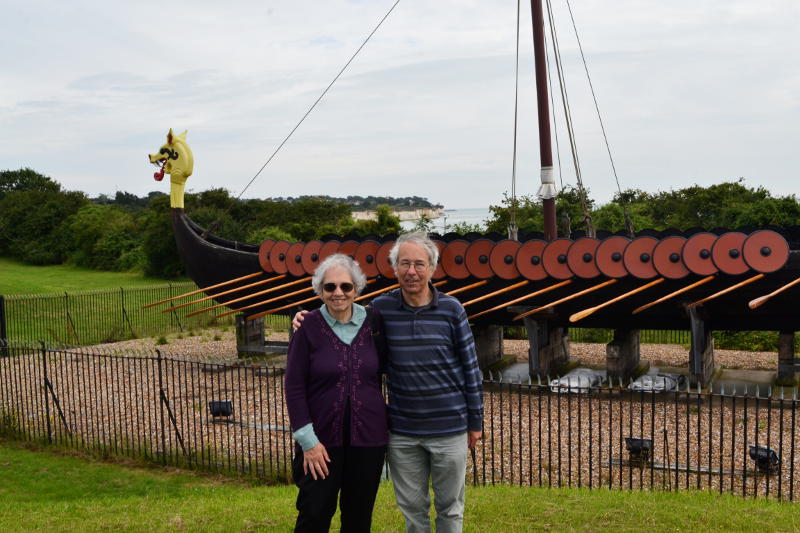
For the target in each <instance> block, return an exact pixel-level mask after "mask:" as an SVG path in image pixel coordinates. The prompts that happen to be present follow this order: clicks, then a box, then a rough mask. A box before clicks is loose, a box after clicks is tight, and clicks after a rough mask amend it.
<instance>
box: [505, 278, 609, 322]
mask: <svg viewBox="0 0 800 533" xmlns="http://www.w3.org/2000/svg"><path fill="white" fill-rule="evenodd" d="M616 282H617V280H616V279H610V280H608V281H604V282H603V283H598V284H597V285H595V286H593V287H589V288H588V289H583V290H582V291H578V292H576V293H575V294H570V295H569V296H565V297H564V298H561V299H560V300H556V301H555V302H550V303H549V304H546V305H542V306H539V307H537V308H536V309H531V310H530V311H525V312H524V313H520V314H519V315H517V316H515V317H514V318H513V319H512V320H519V319H520V318H525V317H526V316H528V315H532V314H533V313H538V312H539V311H541V310H543V309H547V308H548V307H553V306H556V305H558V304H560V303H564V302H567V301H569V300H572V299H574V298H578V297H579V296H583V295H584V294H589V293H590V292H594V291H596V290H599V289H602V288H603V287H608V286H609V285H611V284H612V283H616Z"/></svg>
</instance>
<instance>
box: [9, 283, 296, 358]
mask: <svg viewBox="0 0 800 533" xmlns="http://www.w3.org/2000/svg"><path fill="white" fill-rule="evenodd" d="M195 289H197V286H196V285H195V284H194V283H193V282H185V283H174V284H165V285H158V286H152V287H144V288H119V289H112V290H96V291H79V292H70V293H66V292H65V293H63V294H40V295H6V296H0V302H2V303H1V304H0V339H3V338H5V339H11V340H22V339H39V340H43V341H47V342H57V343H68V344H70V345H80V346H87V345H91V344H99V343H103V342H112V341H117V340H123V339H130V338H136V337H146V336H154V335H160V334H165V333H169V332H171V331H188V330H192V329H195V328H200V327H205V326H209V325H230V324H233V322H234V317H233V315H229V316H228V317H225V318H222V319H219V318H217V315H218V314H220V313H223V312H225V311H227V309H225V308H218V309H215V310H213V311H211V312H208V313H203V314H198V315H195V316H192V317H187V316H186V315H187V314H189V313H191V312H192V311H198V310H200V309H203V308H205V307H208V306H209V305H211V304H210V303H205V302H204V303H199V304H192V305H190V306H187V307H184V308H182V309H180V310H179V311H171V312H166V313H165V312H162V310H163V309H166V308H168V306H167V305H162V306H160V307H149V308H146V309H145V308H144V306H145V305H146V304H149V303H153V302H157V301H161V300H164V299H167V298H172V297H175V296H178V295H180V294H183V293H186V292H189V291H192V290H195ZM183 301H185V300H178V302H181V303H182V302H183ZM265 318H266V320H267V324H268V325H273V326H276V327H282V328H286V327H288V321H287V318H286V317H284V316H275V317H273V316H267V317H265Z"/></svg>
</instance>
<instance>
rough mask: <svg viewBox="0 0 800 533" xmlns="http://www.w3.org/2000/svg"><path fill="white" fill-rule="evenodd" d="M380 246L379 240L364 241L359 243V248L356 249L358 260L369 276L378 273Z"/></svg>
mask: <svg viewBox="0 0 800 533" xmlns="http://www.w3.org/2000/svg"><path fill="white" fill-rule="evenodd" d="M380 247H381V243H379V242H378V241H364V242H362V243H361V244H359V245H358V250H356V261H357V262H358V265H359V266H360V267H361V271H362V272H364V275H365V276H367V277H368V278H374V277H375V276H377V275H378V261H377V257H378V248H380Z"/></svg>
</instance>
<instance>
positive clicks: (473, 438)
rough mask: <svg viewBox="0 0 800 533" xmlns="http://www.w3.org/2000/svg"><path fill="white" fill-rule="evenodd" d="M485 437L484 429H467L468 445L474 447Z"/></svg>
mask: <svg viewBox="0 0 800 533" xmlns="http://www.w3.org/2000/svg"><path fill="white" fill-rule="evenodd" d="M482 438H483V431H467V446H468V447H469V448H470V449H471V448H474V447H475V445H476V444H477V443H478V441H479V440H481V439H482Z"/></svg>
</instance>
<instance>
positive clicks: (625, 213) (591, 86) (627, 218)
mask: <svg viewBox="0 0 800 533" xmlns="http://www.w3.org/2000/svg"><path fill="white" fill-rule="evenodd" d="M566 2H567V9H568V10H569V18H570V20H571V21H572V28H573V30H574V31H575V40H576V41H577V42H578V50H579V51H580V53H581V60H582V61H583V69H584V70H585V71H586V79H587V80H588V81H589V89H590V90H591V92H592V100H593V101H594V108H595V111H597V120H598V121H599V122H600V131H602V133H603V140H604V141H605V144H606V151H607V152H608V159H609V160H610V161H611V170H612V171H613V172H614V180H615V181H616V182H617V191H618V192H619V194H620V202H619V204H620V207H622V214H623V216H624V217H625V226H626V229H627V230H628V233H629V235H630V236H631V237H634V235H635V234H634V231H633V221H632V220H631V217H630V215H629V214H628V210H627V208H626V207H625V204H624V203H622V201H621V200H622V188H621V187H620V184H619V177H618V176H617V167H616V165H614V157H613V156H612V155H611V145H610V144H609V142H608V136H607V135H606V128H605V125H604V124H603V117H602V116H601V115H600V106H599V105H598V104H597V96H596V95H595V92H594V84H592V77H591V76H590V75H589V67H588V65H587V63H586V56H585V55H584V54H583V46H582V45H581V38H580V37H579V36H578V27H577V26H576V24H575V17H574V15H573V14H572V6H571V5H570V3H569V0H566Z"/></svg>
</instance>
